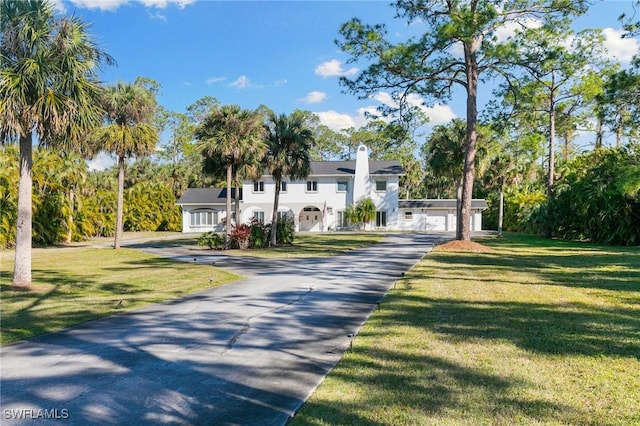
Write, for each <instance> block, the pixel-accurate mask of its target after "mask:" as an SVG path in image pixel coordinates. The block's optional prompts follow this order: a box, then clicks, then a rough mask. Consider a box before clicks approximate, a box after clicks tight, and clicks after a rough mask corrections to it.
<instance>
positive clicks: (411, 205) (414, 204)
mask: <svg viewBox="0 0 640 426" xmlns="http://www.w3.org/2000/svg"><path fill="white" fill-rule="evenodd" d="M398 207H399V208H401V209H455V208H456V200H455V199H441V200H436V199H429V200H399V201H398ZM471 208H472V209H482V210H485V209H487V208H489V207H488V206H487V201H486V200H484V199H473V200H471Z"/></svg>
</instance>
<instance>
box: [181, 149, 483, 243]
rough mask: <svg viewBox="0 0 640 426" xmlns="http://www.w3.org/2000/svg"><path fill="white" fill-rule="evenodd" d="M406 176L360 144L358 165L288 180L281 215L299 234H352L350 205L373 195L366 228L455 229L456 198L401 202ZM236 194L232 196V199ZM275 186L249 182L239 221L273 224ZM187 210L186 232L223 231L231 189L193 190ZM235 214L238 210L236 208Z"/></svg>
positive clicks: (323, 166)
mask: <svg viewBox="0 0 640 426" xmlns="http://www.w3.org/2000/svg"><path fill="white" fill-rule="evenodd" d="M403 174H404V171H403V169H402V166H401V165H400V162H399V161H370V160H369V155H368V149H367V147H366V146H364V145H360V146H359V147H358V150H357V154H356V160H355V161H319V162H312V163H311V173H310V174H309V177H307V179H305V180H300V181H286V180H285V181H283V182H282V185H281V189H280V198H279V205H278V214H279V215H281V217H287V218H289V219H292V220H293V221H294V224H295V229H296V231H310V232H323V231H331V230H346V229H350V228H351V226H350V224H349V223H348V222H347V220H346V218H345V214H344V212H345V210H346V208H347V206H349V205H352V204H354V203H357V202H358V200H360V199H362V198H366V197H370V198H371V199H372V200H373V202H374V204H375V206H376V218H375V220H374V221H372V222H371V223H369V224H367V225H366V229H380V230H407V231H409V230H414V231H455V228H456V226H455V225H456V224H455V217H456V214H455V212H456V200H400V199H399V181H400V176H402V175H403ZM234 195H235V194H232V197H233V196H234ZM274 196H275V182H274V181H273V178H272V177H271V176H270V175H263V176H262V177H261V179H259V180H257V181H245V182H244V183H243V186H242V189H241V190H240V197H239V198H240V201H239V205H238V210H239V218H240V220H236V218H235V217H233V218H232V221H233V222H239V223H249V222H250V221H251V220H252V219H254V218H255V219H257V220H260V221H262V222H265V223H268V222H270V221H271V218H272V214H273V201H274ZM177 204H178V205H180V206H181V207H182V231H183V232H206V231H212V230H215V231H222V230H223V229H224V223H225V216H226V189H220V188H190V189H188V190H187V192H185V194H183V196H182V197H180V199H179V200H178V202H177ZM484 209H486V202H485V201H484V200H474V204H473V205H472V218H471V225H472V230H480V229H482V210H484ZM232 210H235V206H234V208H232Z"/></svg>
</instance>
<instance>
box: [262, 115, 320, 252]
mask: <svg viewBox="0 0 640 426" xmlns="http://www.w3.org/2000/svg"><path fill="white" fill-rule="evenodd" d="M310 119H311V115H310V114H309V113H308V112H305V111H300V110H296V111H294V112H293V113H292V114H291V115H289V116H287V115H285V114H281V115H276V113H275V112H273V111H271V110H267V123H266V125H265V128H266V130H267V145H268V149H267V155H266V157H265V160H266V164H267V169H268V170H269V173H270V174H271V176H272V177H273V181H274V183H275V197H274V200H273V216H272V218H271V241H270V245H271V246H275V245H276V241H277V240H276V238H277V237H276V234H277V229H278V202H279V199H280V187H281V185H282V180H283V179H284V178H285V177H288V178H289V179H291V180H297V179H305V178H306V177H307V176H309V173H310V172H311V148H312V146H313V143H314V133H313V131H312V130H311V128H310V126H309V123H310Z"/></svg>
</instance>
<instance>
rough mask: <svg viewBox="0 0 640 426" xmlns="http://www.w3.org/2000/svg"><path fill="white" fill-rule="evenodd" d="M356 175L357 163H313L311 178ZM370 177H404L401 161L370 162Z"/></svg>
mask: <svg viewBox="0 0 640 426" xmlns="http://www.w3.org/2000/svg"><path fill="white" fill-rule="evenodd" d="M355 173H356V162H355V161H312V162H311V176H334V175H337V176H340V175H345V176H350V175H354V174H355ZM369 174H370V175H404V170H403V169H402V166H401V165H400V162H399V161H369Z"/></svg>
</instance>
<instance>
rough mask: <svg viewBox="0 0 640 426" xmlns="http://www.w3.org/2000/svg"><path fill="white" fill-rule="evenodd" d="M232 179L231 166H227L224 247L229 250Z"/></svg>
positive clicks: (229, 164)
mask: <svg viewBox="0 0 640 426" xmlns="http://www.w3.org/2000/svg"><path fill="white" fill-rule="evenodd" d="M232 179H233V164H231V163H228V164H227V212H226V215H227V217H226V219H225V222H226V226H225V243H224V245H225V247H226V248H229V244H230V243H231V181H232Z"/></svg>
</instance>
